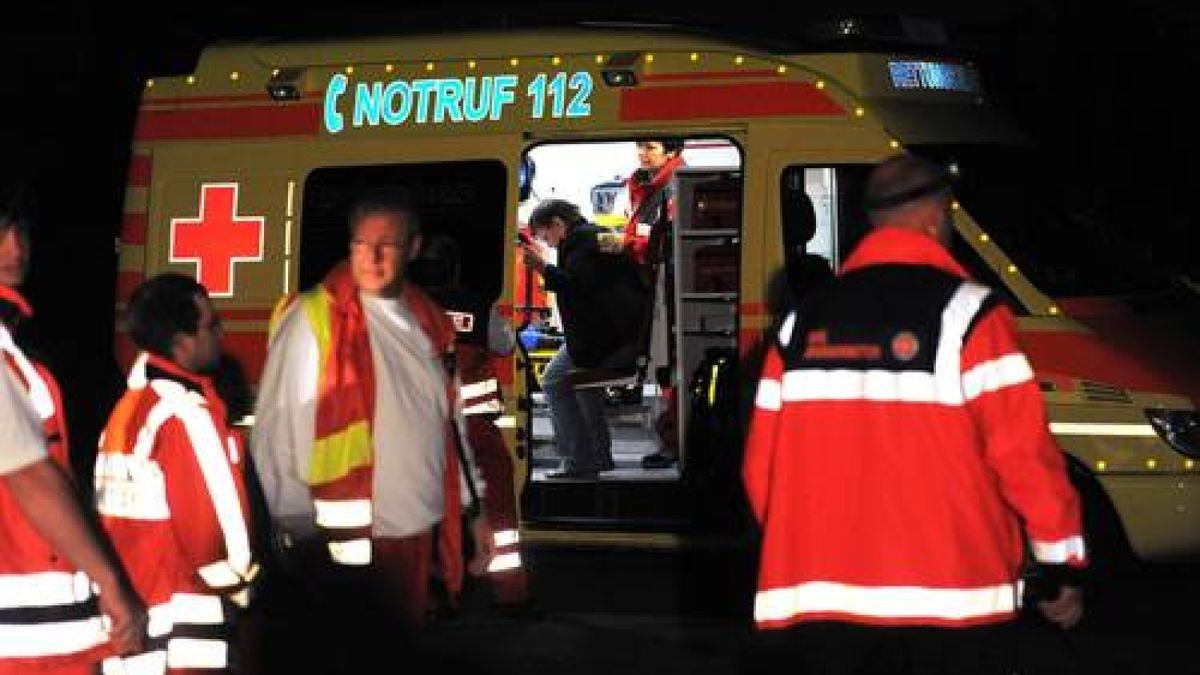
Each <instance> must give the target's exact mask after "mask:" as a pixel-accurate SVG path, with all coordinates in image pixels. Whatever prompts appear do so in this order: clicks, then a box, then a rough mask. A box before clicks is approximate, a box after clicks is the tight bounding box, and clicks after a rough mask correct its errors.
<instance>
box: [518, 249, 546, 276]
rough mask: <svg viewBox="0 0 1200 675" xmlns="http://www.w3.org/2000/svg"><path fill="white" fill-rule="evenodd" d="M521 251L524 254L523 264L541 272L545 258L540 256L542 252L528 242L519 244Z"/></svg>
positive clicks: (544, 264) (544, 266) (544, 267)
mask: <svg viewBox="0 0 1200 675" xmlns="http://www.w3.org/2000/svg"><path fill="white" fill-rule="evenodd" d="M521 251H522V252H523V253H524V254H525V255H524V259H525V265H526V266H527V267H532V268H533V269H535V270H537V271H538V272H541V271H542V270H544V269H546V259H545V258H544V257H543V256H542V252H541V251H540V250H538V249H537V248H536V247H535V246H533V245H530V244H521Z"/></svg>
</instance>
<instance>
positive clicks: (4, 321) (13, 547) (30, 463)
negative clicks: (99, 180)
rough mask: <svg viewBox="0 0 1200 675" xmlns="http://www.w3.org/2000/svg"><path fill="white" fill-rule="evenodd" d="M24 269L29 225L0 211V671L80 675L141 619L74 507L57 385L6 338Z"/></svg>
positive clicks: (133, 633)
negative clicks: (0, 361)
mask: <svg viewBox="0 0 1200 675" xmlns="http://www.w3.org/2000/svg"><path fill="white" fill-rule="evenodd" d="M28 270H29V221H28V219H27V218H26V217H25V216H24V215H22V214H20V213H19V212H18V210H17V209H13V210H9V209H8V208H5V209H4V210H0V355H2V359H3V361H2V363H0V371H2V372H0V673H2V674H5V675H7V674H14V675H15V674H16V673H32V672H36V673H42V674H43V675H86V674H87V673H91V672H93V670H94V667H95V664H96V663H97V662H98V661H100V659H101V658H103V657H104V656H106V655H108V654H111V653H113V652H114V651H115V652H117V653H128V652H131V651H136V650H137V649H140V648H141V643H142V637H143V635H144V631H145V626H146V614H145V611H144V609H143V608H142V606H141V604H140V603H139V602H138V601H137V597H136V595H134V593H133V592H132V591H131V590H130V589H129V588H128V586H127V584H126V583H125V580H124V574H123V572H122V571H121V569H120V565H119V564H118V563H117V562H116V561H115V560H114V559H113V557H112V556H110V555H109V553H108V552H107V550H106V548H105V547H104V545H103V544H101V542H100V538H99V537H98V536H97V534H96V532H95V531H94V529H93V528H92V526H91V524H90V523H89V522H88V519H87V517H86V516H85V515H84V511H83V509H82V508H81V506H80V504H79V499H78V495H77V494H76V492H75V487H74V485H73V484H72V476H71V469H70V466H71V464H70V458H69V454H68V451H67V430H66V422H65V420H64V416H63V406H62V397H61V396H60V395H59V389H58V384H57V383H56V382H55V380H54V377H53V376H52V375H51V374H50V372H49V371H48V370H47V369H46V368H44V367H43V366H42V364H40V363H38V362H37V361H35V360H33V359H31V358H29V357H28V356H26V354H25V353H24V351H22V350H21V348H20V347H19V346H18V345H17V343H16V341H15V340H14V337H13V331H14V329H15V328H16V326H17V324H18V323H20V322H22V321H24V320H26V319H28V318H29V317H30V316H31V315H32V314H33V310H32V309H31V308H30V306H29V303H28V302H27V301H26V300H25V298H24V296H22V295H21V293H20V292H19V291H17V287H18V286H20V285H21V284H22V283H23V282H24V280H25V274H26V272H27V271H28ZM93 588H94V589H95V594H93ZM97 603H98V604H97ZM105 617H107V621H109V622H111V624H110V625H109V626H108V627H106V626H105V621H106V619H105Z"/></svg>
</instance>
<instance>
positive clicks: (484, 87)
mask: <svg viewBox="0 0 1200 675" xmlns="http://www.w3.org/2000/svg"><path fill="white" fill-rule="evenodd" d="M475 83H476V79H475V78H473V77H470V78H467V81H466V83H465V85H464V91H463V116H464V117H466V118H467V121H468V122H479V121H481V120H483V118H484V117H486V116H487V111H488V108H490V107H491V105H492V102H491V98H492V78H490V77H485V78H482V79H481V80H479V87H478V89H479V95H478V96H476V95H475V93H476V92H475V89H476V85H475Z"/></svg>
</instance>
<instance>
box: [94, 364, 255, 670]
mask: <svg viewBox="0 0 1200 675" xmlns="http://www.w3.org/2000/svg"><path fill="white" fill-rule="evenodd" d="M243 457H244V453H243V448H242V446H241V439H240V436H239V435H238V434H236V433H233V432H232V431H230V429H229V428H228V427H227V426H226V424H225V406H224V404H223V403H222V402H221V399H220V398H219V397H218V396H217V394H216V391H215V390H214V389H213V387H212V383H211V382H210V381H209V380H208V379H207V378H204V377H201V376H199V375H196V374H194V373H190V372H187V371H185V370H183V369H182V368H180V367H179V366H177V365H175V364H173V363H171V362H169V361H167V360H165V359H162V358H160V357H157V356H153V355H145V354H143V355H142V356H141V357H139V358H138V360H137V362H136V363H135V364H134V366H133V369H132V372H131V374H130V376H129V389H128V391H126V393H125V395H124V396H123V397H122V398H121V400H120V401H119V402H118V403H117V406H116V408H115V409H114V410H113V412H112V415H111V416H110V417H109V420H108V425H107V426H106V427H105V429H104V433H103V435H102V436H101V437H100V452H99V454H98V455H97V457H96V504H97V508H98V510H99V512H100V517H101V521H102V523H103V525H104V527H105V529H106V530H107V531H108V534H109V536H110V538H111V539H112V542H113V546H114V547H115V548H116V550H117V553H118V554H119V555H120V557H121V561H122V562H123V563H124V565H125V569H126V570H127V571H128V573H129V577H130V580H131V581H132V583H133V587H134V589H135V590H136V591H137V592H138V594H139V595H140V596H141V598H142V600H143V601H145V603H146V605H147V607H148V608H149V613H150V626H149V633H150V638H151V643H150V649H149V650H148V652H147V653H146V654H142V655H139V656H137V657H134V658H135V659H140V660H143V661H155V662H165V666H166V667H168V668H170V669H187V668H217V669H219V668H224V667H226V665H227V663H228V644H227V632H228V621H229V619H230V611H231V609H232V607H231V605H230V600H231V599H235V598H237V594H238V593H240V592H241V591H242V590H244V588H245V586H246V584H247V583H249V581H250V580H251V579H252V578H253V576H254V573H255V572H256V571H257V566H256V565H255V564H254V563H253V560H252V554H251V550H250V536H249V525H248V517H249V515H248V514H249V509H248V502H247V499H246V489H245V482H244V473H243V471H244V464H243V461H242V459H243ZM139 672H141V671H140V670H139Z"/></svg>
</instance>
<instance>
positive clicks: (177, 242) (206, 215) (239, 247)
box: [170, 183, 266, 298]
mask: <svg viewBox="0 0 1200 675" xmlns="http://www.w3.org/2000/svg"><path fill="white" fill-rule="evenodd" d="M237 205H238V184H237V183H204V184H203V185H201V186H200V214H199V215H198V216H197V217H195V218H172V219H171V251H170V261H171V262H173V263H182V262H194V263H196V279H197V280H198V281H199V282H200V283H201V284H202V285H203V286H204V288H206V289H207V290H208V294H209V295H211V296H213V297H226V298H227V297H230V296H232V295H233V285H234V283H233V272H234V268H233V265H234V263H238V262H262V259H263V226H264V223H265V222H266V218H264V217H262V216H239V215H238V214H237Z"/></svg>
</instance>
